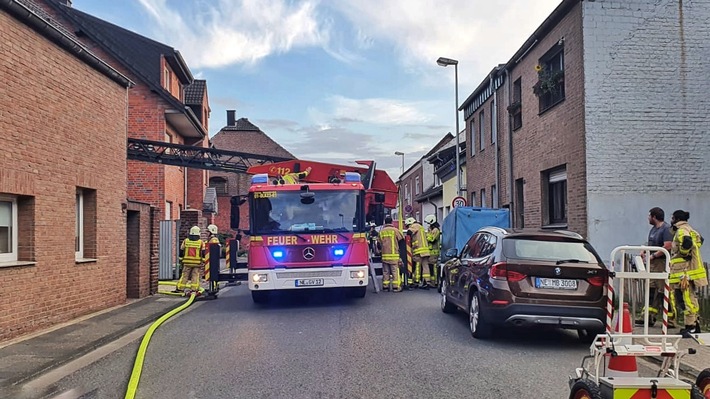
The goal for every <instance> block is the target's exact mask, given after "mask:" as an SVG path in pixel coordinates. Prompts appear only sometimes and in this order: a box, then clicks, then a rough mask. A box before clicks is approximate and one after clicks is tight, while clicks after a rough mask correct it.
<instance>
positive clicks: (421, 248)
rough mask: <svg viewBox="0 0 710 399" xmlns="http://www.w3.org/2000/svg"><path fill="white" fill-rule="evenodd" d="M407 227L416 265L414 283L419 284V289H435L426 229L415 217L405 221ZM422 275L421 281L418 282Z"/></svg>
mask: <svg viewBox="0 0 710 399" xmlns="http://www.w3.org/2000/svg"><path fill="white" fill-rule="evenodd" d="M404 224H405V225H406V226H407V234H409V235H410V236H411V237H412V261H413V262H414V263H415V264H416V268H415V272H414V283H415V284H416V283H419V284H420V285H419V288H423V289H429V287H434V285H432V283H431V272H430V269H429V245H428V244H427V241H426V232H425V231H424V227H423V226H422V225H421V224H419V223H418V222H417V221H416V219H414V218H413V217H408V218H407V220H405V221H404ZM420 273H421V278H422V279H421V281H417V280H418V278H419V274H420Z"/></svg>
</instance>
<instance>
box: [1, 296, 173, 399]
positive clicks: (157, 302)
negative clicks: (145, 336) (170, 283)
mask: <svg viewBox="0 0 710 399" xmlns="http://www.w3.org/2000/svg"><path fill="white" fill-rule="evenodd" d="M185 300H186V299H185V298H182V297H173V296H168V295H160V294H158V295H154V296H151V297H147V298H143V299H138V300H131V301H129V302H128V303H127V304H125V305H121V306H118V307H115V308H112V309H109V310H105V311H101V312H98V313H94V314H93V315H88V316H85V317H82V318H79V319H77V320H74V321H70V322H69V323H66V324H64V325H62V326H61V327H59V328H56V327H54V328H51V329H48V330H45V331H39V332H38V333H34V334H31V335H30V336H29V337H28V338H20V339H16V340H10V341H7V342H4V343H2V342H0V392H2V391H3V388H8V387H10V386H12V385H16V384H19V383H22V382H24V381H28V380H30V379H32V378H35V377H37V376H39V375H41V374H42V373H44V372H47V371H49V370H52V369H55V368H57V367H59V366H62V365H64V364H66V363H69V362H70V361H72V360H74V359H77V358H79V357H81V356H83V355H85V354H87V353H89V352H91V351H93V350H95V349H97V348H99V347H101V346H103V345H105V344H108V343H110V342H112V341H114V340H116V339H118V338H120V337H122V336H124V335H126V334H128V333H130V332H131V331H133V330H135V329H138V328H140V327H143V326H145V325H147V324H150V323H152V322H153V321H155V320H157V319H158V318H159V317H160V316H162V315H163V314H165V313H167V312H169V311H170V310H172V309H174V308H176V307H177V306H179V305H180V304H182V303H183V302H185ZM0 396H1V395H0Z"/></svg>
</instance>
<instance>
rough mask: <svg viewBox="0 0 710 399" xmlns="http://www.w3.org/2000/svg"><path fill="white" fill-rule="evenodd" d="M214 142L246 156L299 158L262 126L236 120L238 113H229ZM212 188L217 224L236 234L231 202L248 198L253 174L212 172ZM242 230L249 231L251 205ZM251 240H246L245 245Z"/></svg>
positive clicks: (242, 215)
mask: <svg viewBox="0 0 710 399" xmlns="http://www.w3.org/2000/svg"><path fill="white" fill-rule="evenodd" d="M211 143H212V145H213V146H214V148H217V149H220V150H228V151H238V152H242V153H246V154H257V155H265V156H270V157H281V158H285V159H296V157H295V156H293V154H291V153H290V152H288V151H287V150H286V149H285V148H283V147H282V146H281V145H279V144H278V143H277V142H275V141H274V140H272V139H271V138H270V137H269V136H267V135H266V133H264V132H262V131H261V129H259V127H258V126H256V125H254V124H253V123H251V122H249V120H248V119H247V118H239V119H236V111H235V110H228V111H227V124H226V126H224V127H223V128H222V129H221V130H220V131H219V132H217V134H215V135H214V136H213V137H212V139H211ZM209 186H210V187H213V188H215V191H216V194H217V209H218V213H217V214H216V215H215V216H214V223H215V224H216V225H217V227H219V231H220V232H224V233H227V234H232V236H235V235H236V232H235V231H234V230H231V229H230V223H229V222H230V199H231V198H232V197H233V196H245V195H247V193H248V192H249V187H250V186H251V175H248V174H245V173H231V172H215V171H210V172H209ZM239 209H240V229H241V230H248V229H249V217H248V216H249V206H248V204H247V203H245V204H243V205H242V206H241V207H240V208H239ZM246 242H247V240H246V239H243V243H246Z"/></svg>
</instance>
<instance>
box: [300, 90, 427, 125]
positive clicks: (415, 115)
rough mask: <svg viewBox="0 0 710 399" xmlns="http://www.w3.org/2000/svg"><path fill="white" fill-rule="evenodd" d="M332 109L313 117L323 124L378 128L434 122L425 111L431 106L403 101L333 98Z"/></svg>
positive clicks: (331, 100)
mask: <svg viewBox="0 0 710 399" xmlns="http://www.w3.org/2000/svg"><path fill="white" fill-rule="evenodd" d="M328 101H329V102H330V106H331V109H329V110H328V111H321V110H319V109H315V108H312V109H310V110H309V113H310V115H311V118H312V119H313V120H314V121H315V122H316V123H319V124H323V125H326V124H328V123H329V122H337V123H338V124H348V123H372V124H377V125H420V124H423V123H426V122H429V121H430V120H432V119H433V116H432V115H429V114H428V113H427V112H426V111H424V110H425V109H427V108H428V106H427V103H425V102H421V101H419V102H417V101H410V102H408V101H401V100H395V99H389V98H365V99H354V98H347V97H343V96H337V95H336V96H332V97H330V98H329V99H328Z"/></svg>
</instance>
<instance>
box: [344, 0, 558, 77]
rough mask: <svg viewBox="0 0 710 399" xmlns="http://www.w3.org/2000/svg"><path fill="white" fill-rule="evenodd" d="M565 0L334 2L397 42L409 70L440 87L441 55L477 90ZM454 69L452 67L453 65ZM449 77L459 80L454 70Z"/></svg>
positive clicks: (371, 33) (366, 28)
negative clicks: (452, 61) (455, 63)
mask: <svg viewBox="0 0 710 399" xmlns="http://www.w3.org/2000/svg"><path fill="white" fill-rule="evenodd" d="M560 2H561V1H560V0H535V1H534V2H533V1H530V0H507V1H490V0H454V1H438V0H388V1H382V0H341V1H338V2H333V7H335V8H336V9H337V10H339V12H341V13H342V14H343V15H344V16H345V17H346V18H348V19H349V20H350V21H351V22H352V23H353V24H354V25H355V28H356V29H360V30H362V32H363V35H364V36H366V37H368V38H370V39H372V40H379V41H386V42H389V43H393V44H394V45H395V46H396V49H397V50H398V53H399V56H400V57H401V61H402V63H403V65H404V66H405V70H407V71H409V72H411V73H420V74H423V75H428V76H429V78H430V79H436V82H438V83H440V82H441V79H443V78H442V77H441V75H442V74H446V72H444V71H441V70H436V68H441V67H439V66H437V65H436V59H437V58H438V57H448V58H454V59H457V60H459V66H458V69H459V80H460V81H462V82H463V83H466V84H468V85H473V86H476V85H477V84H478V83H480V81H481V80H482V79H483V78H484V77H485V74H486V73H488V72H489V71H490V70H491V69H492V68H493V67H494V66H495V65H497V64H499V63H505V62H507V61H508V60H509V59H510V57H512V55H513V53H515V51H516V50H517V49H518V48H519V47H520V46H521V45H522V44H523V42H524V41H525V39H526V38H527V37H528V36H530V35H531V34H532V33H533V31H534V30H535V29H536V28H537V27H538V26H539V25H540V23H541V22H542V21H543V20H544V19H545V18H546V17H547V16H548V15H549V14H550V13H551V12H552V10H553V9H554V8H555V7H556V6H557V5H559V4H560ZM449 69H450V67H449ZM446 75H450V79H451V80H453V79H454V76H453V75H454V73H453V71H451V72H449V73H448V74H446Z"/></svg>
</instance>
